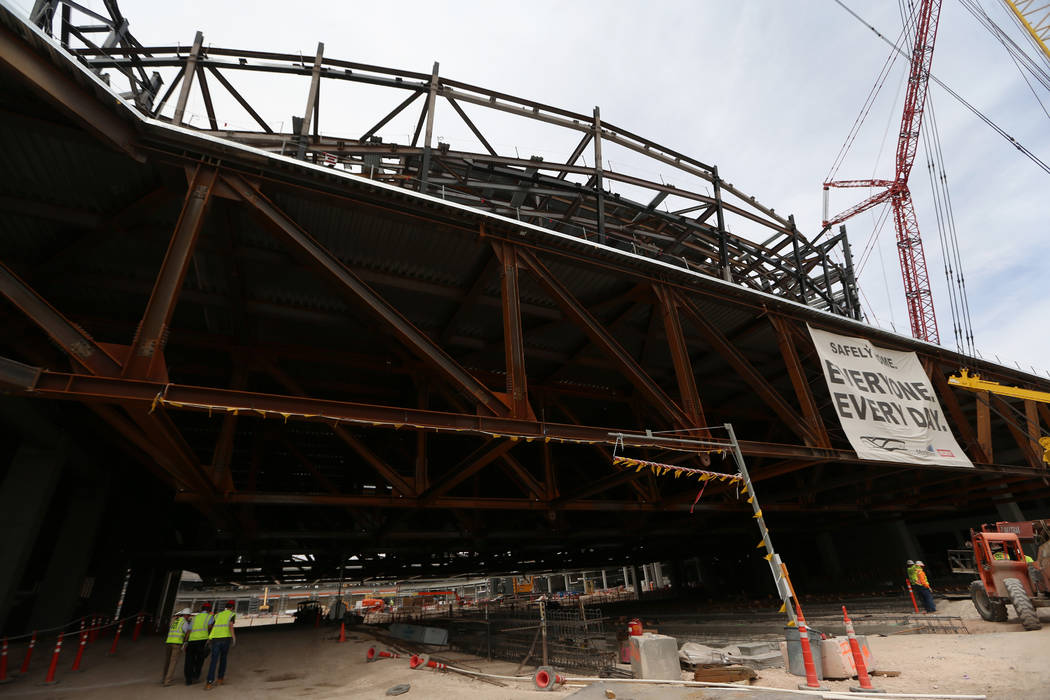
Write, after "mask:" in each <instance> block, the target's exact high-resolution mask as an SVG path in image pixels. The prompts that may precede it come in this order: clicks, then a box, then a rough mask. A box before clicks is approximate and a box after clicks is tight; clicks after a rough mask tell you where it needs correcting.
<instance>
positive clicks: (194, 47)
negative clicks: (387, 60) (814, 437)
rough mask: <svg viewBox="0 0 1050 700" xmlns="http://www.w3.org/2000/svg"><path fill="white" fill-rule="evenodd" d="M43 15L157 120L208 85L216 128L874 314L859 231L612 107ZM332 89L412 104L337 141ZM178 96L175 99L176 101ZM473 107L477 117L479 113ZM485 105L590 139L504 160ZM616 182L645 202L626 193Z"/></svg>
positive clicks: (820, 304)
mask: <svg viewBox="0 0 1050 700" xmlns="http://www.w3.org/2000/svg"><path fill="white" fill-rule="evenodd" d="M38 6H40V7H42V8H48V9H43V10H38V11H34V13H33V15H32V16H33V19H34V21H36V22H37V24H38V26H41V27H43V28H45V29H47V30H48V31H49V32H50V31H51V27H52V24H53V23H54V22H55V21H56V18H55V11H54V9H55V8H56V7H61V8H62V16H61V21H60V31H59V34H60V36H61V37H62V43H63V44H64V45H65V46H67V47H68V48H69V49H70V50H71V51H72V52H73V53H74V54H75V55H76V56H77V57H78V58H79V59H80V60H82V61H83V62H84V63H85V64H86V65H87V66H89V67H90V68H91V69H92V70H95V71H97V72H99V74H100V75H106V74H107V71H111V70H115V71H117V72H118V73H120V74H122V75H123V76H125V78H126V79H127V80H128V81H129V82H130V85H131V90H132V94H133V95H134V96H135V97H136V104H137V105H138V107H139V109H140V110H141V111H142V112H143V113H145V114H148V115H149V116H151V117H156V118H160V119H166V120H169V121H171V122H172V123H174V124H178V125H181V126H186V127H188V128H197V127H194V126H192V125H190V124H187V123H186V108H187V103H188V100H189V99H190V97H191V93H192V91H193V87H194V83H196V85H197V86H198V89H199V91H200V94H201V97H202V99H203V102H204V105H205V110H206V112H207V122H208V123H207V125H204V126H202V127H201V128H200V130H201V131H205V132H209V133H212V134H214V135H216V136H219V137H221V138H224V139H230V140H234V141H237V142H239V143H244V144H248V145H251V146H254V147H256V148H261V149H264V150H269V151H272V152H279V153H283V154H285V155H290V156H293V157H296V158H299V159H303V160H307V161H310V162H314V163H324V164H327V165H332V166H333V167H338V168H340V169H344V170H349V171H351V172H354V173H357V174H360V175H362V176H364V177H369V178H372V179H375V180H380V181H384V182H388V183H393V184H397V185H399V186H402V187H407V188H411V189H415V190H418V191H420V192H426V193H429V194H433V195H437V196H440V197H442V198H445V199H447V200H450V201H456V202H460V203H463V204H468V205H470V206H473V207H477V208H480V209H484V210H487V211H492V212H496V213H499V214H502V215H506V216H512V217H516V218H518V219H520V220H523V221H528V222H530V223H532V224H535V225H538V226H543V227H545V228H549V229H552V230H556V231H560V232H563V233H566V234H569V235H573V236H580V237H583V238H586V239H589V240H597V241H599V242H601V243H603V244H606V245H611V246H614V247H617V248H620V249H623V250H630V251H632V252H634V253H637V254H639V255H644V256H647V257H651V258H655V259H658V260H663V261H666V262H670V263H672V264H675V265H680V266H682V267H685V268H687V269H690V270H694V271H699V272H702V273H704V274H708V275H711V276H713V277H718V278H720V279H725V280H728V281H732V282H736V283H739V284H741V285H744V286H746V287H749V288H752V289H758V290H761V291H765V292H768V293H771V294H776V295H779V296H784V297H787V298H791V299H796V300H798V301H801V302H803V303H805V304H808V305H811V306H813V307H814V308H820V309H825V310H828V311H831V312H832V313H835V314H839V315H843V316H848V317H851V318H857V319H859V318H861V309H860V303H859V299H858V293H857V288H856V280H855V278H854V274H853V269H852V261H851V253H850V248H849V243H848V240H847V238H846V234H845V229H844V228H842V229H841V230H840V231H839V233H838V234H837V235H833V236H831V237H829V238H827V239H826V240H823V241H821V242H819V243H818V242H817V240H814V241H810V240H809V239H807V238H806V237H805V236H804V235H803V234H802V233H800V232H799V231H798V229H797V228H796V226H795V221H794V217H793V216H787V217H784V216H781V215H780V214H777V213H776V212H775V211H774V210H773V209H772V208H770V207H767V206H764V205H763V204H761V203H760V202H759V201H758V200H757V199H756V198H755V197H754V196H751V195H748V194H746V193H745V192H744V191H742V190H740V189H738V188H737V187H735V186H734V185H733V184H731V183H728V182H726V181H725V180H724V179H722V177H721V176H720V175H719V171H718V167H717V166H714V165H709V164H707V163H704V162H702V161H700V160H697V159H695V158H692V157H690V156H687V155H684V154H682V153H679V152H677V151H675V150H673V149H670V148H667V147H665V146H662V145H660V144H658V143H656V142H654V141H651V140H649V139H647V138H644V137H642V136H639V135H637V134H634V133H632V132H630V131H628V130H625V129H621V128H619V127H617V126H615V125H613V124H610V123H609V122H607V121H605V120H604V119H603V118H602V117H601V114H600V110H599V109H598V108H597V107H596V108H595V109H594V112H593V114H591V115H585V114H581V113H577V112H573V111H571V110H567V109H563V108H559V107H555V106H550V105H546V104H542V103H539V102H536V101H533V100H529V99H525V98H520V97H515V96H512V95H508V94H506V93H503V92H499V91H496V90H491V89H487V88H483V87H479V86H475V85H470V84H467V83H463V82H460V81H457V80H452V79H450V78H446V77H443V76H441V75H440V74H439V71H438V64H436V63H435V64H434V68H433V71H432V72H431V73H429V74H427V73H419V72H415V71H407V70H402V69H395V68H383V67H379V66H372V65H366V64H361V63H355V62H351V61H345V60H339V59H334V58H329V57H326V56H325V55H324V45H323V44H319V45H318V47H317V52H316V54H315V56H314V57H313V58H312V60H311V59H307V58H304V57H303V56H301V55H298V54H288V53H276V52H268V51H255V50H247V49H237V48H222V47H215V46H206V45H205V44H204V38H203V34H202V33H201V32H198V33H197V35H196V37H195V38H194V41H193V42H192V43H190V44H188V45H187V46H151V47H143V46H142V45H141V44H139V43H138V42H137V41H135V40H134V38H133V37H130V35H129V34H127V33H126V20H124V19H123V18H122V17H121V16H120V14H119V10H117V9H116V6H115V3H113V2H111V0H110V1H109V2H107V7H112V10H111V11H112V12H113V14H114V18H113V19H112V20H110V21H109V24H110V25H114V26H117V27H118V28H119V27H121V26H122V27H124V34H122V35H121V36H123V37H124V40H123V41H114V40H112V37H111V38H110V39H107V41H106V42H104V43H103V45H101V46H98V45H96V44H94V43H92V42H91V41H90V39H89V38H88V37H87V35H86V34H85V32H84V31H83V30H84V27H78V26H77V25H76V23H75V22H73V21H72V20H71V19H70V8H71V7H72V8H76V9H82V8H80V6H79V5H76V4H75V3H72V2H70V1H69V0H38ZM120 22H123V24H119V23H120ZM107 26H108V25H107ZM114 31H116V30H114ZM146 70H151V71H154V72H153V73H152V77H151V78H150V81H149V86H152V87H149V88H148V89H147V88H146V87H144V85H145V82H144V81H145V73H144V71H146ZM161 70H164V71H165V72H166V73H167V74H168V76H169V78H168V86H167V89H166V90H165V92H164V94H163V96H162V97H161V98H160V100H159V101H156V102H155V101H154V99H153V97H154V96H155V95H156V94H157V89H159V87H160V83H159V80H160V78H159V73H158V71H161ZM237 71H249V72H262V73H266V74H271V75H298V76H303V77H304V78H309V83H308V87H307V91H306V95H305V97H306V100H305V103H306V106H305V109H304V110H303V112H302V113H296V114H295V115H294V116H292V118H291V119H290V120H288V121H289V122H290V123H291V124H292V128H291V129H290V130H284V131H282V130H281V129H280V128H276V129H275V128H274V126H273V125H272V124H269V123H268V122H267V121H266V120H265V119H263V117H262V116H261V115H260V114H259V111H258V110H257V109H256V108H255V107H254V106H253V105H252V103H251V101H250V100H249V99H248V97H247V96H246V95H245V94H244V92H242V91H241V90H238V89H237V88H236V87H235V86H234V84H233V82H231V79H230V76H231V74H232V73H235V72H237ZM209 81H214V82H209ZM332 81H342V82H348V83H356V84H362V85H370V86H377V87H382V88H386V89H388V90H390V91H392V92H398V93H401V94H405V95H406V97H405V98H404V99H403V100H402V101H400V103H399V104H398V105H397V106H396V107H395V108H394V109H393V110H392V111H390V112H389V113H386V114H382V113H379V114H377V115H376V117H375V119H376V121H375V122H374V125H373V126H372V127H371V128H369V129H367V130H365V131H364V133H362V134H361V135H360V136H359V137H356V138H354V137H353V136H351V135H349V134H345V133H340V132H341V127H340V125H338V124H335V125H333V126H332V127H329V128H325V129H324V132H323V133H322V128H321V119H320V114H321V110H320V96H321V94H322V87H323V86H324V85H325V84H327V83H331V82H332ZM215 83H217V84H218V85H219V86H220V87H221V89H222V90H224V91H225V92H226V93H227V94H228V95H229V97H231V98H232V99H233V100H234V101H235V102H236V103H237V104H238V105H239V106H240V108H241V109H243V110H244V112H245V113H247V114H248V115H249V116H250V117H251V119H252V120H253V121H254V122H255V123H256V125H257V126H258V129H256V130H252V131H231V130H229V129H225V128H220V124H225V123H226V122H227V120H226V118H224V117H223V116H221V115H220V114H219V113H218V111H217V106H218V100H216V99H214V97H213V92H212V91H213V89H214V88H215ZM171 98H175V102H174V106H173V107H171V105H170V102H171ZM421 98H422V99H421ZM439 100H440V101H442V102H443V103H445V104H447V105H448V106H450V107H451V108H452V110H453V111H454V112H455V114H456V115H457V118H459V119H461V120H462V122H463V123H464V124H465V125H466V126H467V127H468V128H469V129H470V131H471V132H472V133H473V135H474V136H475V137H476V139H477V141H478V143H479V144H480V146H481V147H482V148H483V150H480V151H478V150H462V149H455V148H453V147H452V145H451V144H449V143H440V142H439V143H434V134H435V133H437V131H436V129H437V124H436V120H437V113H438V109H437V102H438V101H439ZM417 103H418V104H417ZM413 104H415V106H416V108H418V109H419V115H418V119H417V121H416V129H415V133H414V134H413V136H412V139H411V141H409V142H406V143H393V142H384V141H383V139H382V138H380V137H379V136H377V135H376V134H377V133H378V132H379V131H380V130H381V129H382V128H383V127H384V126H385V125H387V124H388V123H390V121H391V120H393V119H394V118H396V117H397V116H398V115H400V114H402V113H403V112H404V113H406V114H407V113H408V110H409V108H410V107H412V106H413ZM465 105H469V106H470V108H471V110H472V111H473V112H474V117H473V118H472V117H471V116H470V115H469V114H468V112H467V110H466V109H465V108H464V106H465ZM366 108H367V107H366ZM486 110H487V111H491V112H499V113H503V114H510V115H513V116H514V117H516V118H520V119H528V120H532V121H538V122H542V123H544V124H547V125H550V126H553V127H555V128H558V129H561V130H564V131H566V132H570V133H571V134H575V135H576V136H575V138H574V139H573V140H575V139H577V138H578V139H579V141H578V144H577V146H576V147H575V148H574V149H573V150H572V152H571V153H569V154H567V158H566V159H565V161H564V162H551V161H546V160H544V159H543V158H542V157H539V156H532V157H530V158H522V157H518V156H517V155H515V156H514V157H511V156H509V155H508V154H505V153H504V154H501V153H499V152H498V151H497V150H496V149H495V148H494V147H493V146H492V142H493V140H494V139H491V138H490V137H489V136H486V134H485V133H484V132H483V131H482V129H481V128H479V126H478V120H479V119H482V118H483V117H485V116H486V115H485V114H484V111H486ZM225 116H226V117H228V116H229V115H225ZM239 116H240V115H239V114H238V117H239ZM282 125H283V122H282ZM342 129H345V127H342ZM331 134H335V135H331ZM603 147H604V148H605V149H606V155H608V149H609V148H610V147H618V148H621V149H626V150H627V151H630V152H631V153H632V154H633V155H634V156H641V157H642V158H645V159H648V160H649V161H652V165H653V167H654V168H664V169H671V170H673V171H677V172H678V173H681V174H682V175H684V176H686V179H687V181H688V182H690V183H692V184H691V185H689V186H687V187H680V186H675V185H669V184H665V183H663V182H656V181H653V180H650V179H646V178H644V177H638V176H634V175H631V174H629V173H624V172H618V171H614V170H613V169H612V168H611V167H609V164H608V161H607V160H605V159H603ZM588 156H590V157H588ZM588 162H589V163H590V164H589V165H588ZM614 185H615V186H616V187H617V188H618V189H620V190H627V191H629V192H630V194H631V195H632V196H628V195H627V194H624V193H622V192H616V191H614V190H613V186H614ZM671 205H673V206H674V208H673V209H672V208H670V207H671ZM661 207H663V208H661ZM730 225H735V227H738V228H739V229H740V230H742V231H743V230H747V231H748V232H749V233H750V236H748V237H745V236H742V235H738V234H735V233H733V232H731V231H730ZM825 232H826V230H825V231H824V232H822V234H821V235H823V234H824V233H825ZM817 238H818V239H819V238H820V236H818V237H817ZM756 241H760V242H756ZM833 252H838V253H840V254H841V256H842V258H843V259H844V260H845V261H846V262H844V263H838V262H835V261H833V260H832V259H831V255H832V253H833Z"/></svg>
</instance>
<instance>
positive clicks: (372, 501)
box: [175, 493, 956, 514]
mask: <svg viewBox="0 0 1050 700" xmlns="http://www.w3.org/2000/svg"><path fill="white" fill-rule="evenodd" d="M175 500H176V501H179V502H187V503H192V502H194V501H196V500H197V497H196V496H195V495H194V494H178V495H177V496H176V498H175ZM223 502H225V503H233V504H237V503H243V504H255V505H275V506H281V505H283V506H334V507H346V506H362V507H370V508H431V509H434V508H444V509H448V508H460V509H479V510H521V511H546V510H551V509H552V506H551V504H548V503H544V502H543V501H533V500H530V499H527V498H469V497H444V498H438V499H435V500H433V501H429V502H428V501H423V500H422V499H416V498H391V497H389V496H381V495H375V496H366V495H350V494H347V495H341V496H335V495H331V494H299V493H231V494H227V495H226V496H225V497H224V498H223ZM554 509H555V510H566V511H581V512H600V511H606V512H614V513H615V512H624V511H648V512H658V511H689V510H691V509H694V508H693V507H692V504H690V503H676V504H657V503H639V502H637V501H616V500H580V501H568V502H566V503H563V504H560V505H559V506H557V507H556V508H554ZM763 509H764V510H769V511H771V512H782V513H804V514H819V513H854V512H856V511H857V506H856V505H855V504H852V503H845V504H840V505H826V506H803V505H800V504H798V503H773V504H770V506H769V507H768V508H763ZM868 510H869V511H870V512H889V513H899V512H900V510H901V506H900V505H899V504H895V503H880V504H875V505H872V506H871V507H870V508H869V509H868ZM955 510H956V508H955V506H953V505H947V506H926V507H921V508H917V509H913V511H912V512H929V513H946V512H953V511H955ZM695 511H696V512H705V511H706V512H715V513H727V512H731V513H736V512H739V513H745V512H748V511H749V508H748V504H747V503H744V502H742V501H741V502H736V501H723V502H706V503H698V504H696V506H695Z"/></svg>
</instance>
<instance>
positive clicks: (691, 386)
mask: <svg viewBox="0 0 1050 700" xmlns="http://www.w3.org/2000/svg"><path fill="white" fill-rule="evenodd" d="M653 292H654V293H655V294H656V297H657V299H658V300H659V301H658V302H657V303H659V304H660V309H661V311H662V314H663V321H664V334H665V335H666V336H667V345H668V348H669V349H670V351H671V361H672V363H673V364H674V373H675V377H676V378H677V379H678V394H679V396H680V397H681V399H682V403H681V405H682V408H684V409H685V413H686V415H687V416H689V418H690V419H691V420H692V421H693V425H694V426H696V427H703V429H702V430H700V431H698V434H700V435H705V436H708V435H710V432H709V431H708V430H707V429H706V427H704V426H706V425H707V422H706V419H705V418H704V408H703V405H702V404H701V402H700V395H699V394H698V393H697V390H696V377H695V376H694V374H693V363H692V361H691V360H690V359H689V347H688V345H687V344H686V342H685V335H684V334H683V333H682V321H681V319H680V318H679V316H678V304H677V299H676V297H675V296H674V295H673V294H672V293H671V292H670V290H668V289H666V288H665V287H663V286H662V285H658V284H654V285H653Z"/></svg>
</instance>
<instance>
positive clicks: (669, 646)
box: [630, 634, 682, 681]
mask: <svg viewBox="0 0 1050 700" xmlns="http://www.w3.org/2000/svg"><path fill="white" fill-rule="evenodd" d="M630 640H631V671H633V672H634V677H635V678H649V679H654V680H664V681H674V680H681V678H682V668H681V666H680V665H679V663H678V641H677V640H675V638H674V637H668V636H667V635H663V634H643V635H641V636H637V637H631V638H630Z"/></svg>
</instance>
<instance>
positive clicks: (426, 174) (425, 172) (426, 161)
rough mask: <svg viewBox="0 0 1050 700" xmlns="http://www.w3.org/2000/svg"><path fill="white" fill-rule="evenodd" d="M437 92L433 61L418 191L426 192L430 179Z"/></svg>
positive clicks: (436, 71)
mask: <svg viewBox="0 0 1050 700" xmlns="http://www.w3.org/2000/svg"><path fill="white" fill-rule="evenodd" d="M437 90H438V62H437V61H434V70H433V72H432V73H431V74H430V93H429V94H428V95H427V104H426V108H425V109H426V114H427V127H426V131H425V132H424V134H423V157H422V159H421V161H420V163H421V164H420V167H419V191H420V192H426V191H427V180H428V179H429V178H430V154H431V150H432V144H431V140H432V138H433V134H434V107H435V104H434V101H435V99H436V97H437ZM413 143H414V141H413Z"/></svg>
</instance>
